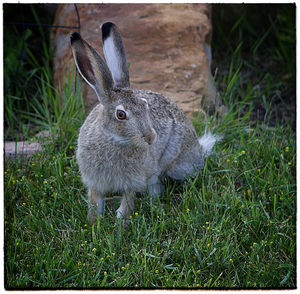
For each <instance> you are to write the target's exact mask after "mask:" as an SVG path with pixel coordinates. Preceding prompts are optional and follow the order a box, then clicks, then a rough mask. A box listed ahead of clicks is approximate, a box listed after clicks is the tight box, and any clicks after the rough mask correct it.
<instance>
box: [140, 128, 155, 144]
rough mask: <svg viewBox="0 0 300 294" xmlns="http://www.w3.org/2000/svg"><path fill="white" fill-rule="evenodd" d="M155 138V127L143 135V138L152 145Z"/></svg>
mask: <svg viewBox="0 0 300 294" xmlns="http://www.w3.org/2000/svg"><path fill="white" fill-rule="evenodd" d="M155 138H156V132H155V131H154V129H151V130H150V131H149V132H147V133H146V134H144V136H143V139H144V140H145V142H146V143H148V144H149V145H151V144H152V143H153V142H154V140H155Z"/></svg>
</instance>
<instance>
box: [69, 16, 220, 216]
mask: <svg viewBox="0 0 300 294" xmlns="http://www.w3.org/2000/svg"><path fill="white" fill-rule="evenodd" d="M101 30H102V42H103V51H104V55H105V59H106V63H105V61H103V59H102V58H101V56H100V55H99V54H98V53H97V52H96V51H95V49H94V48H93V47H92V46H91V45H89V44H88V43H87V42H86V41H84V40H83V39H82V38H81V36H80V35H79V34H78V33H73V34H72V35H71V47H72V53H73V57H74V61H75V64H76V67H77V69H78V71H79V73H80V75H81V76H82V78H83V79H84V80H85V82H87V84H88V85H89V86H90V87H91V88H92V89H93V90H94V91H95V92H96V94H97V97H98V99H99V102H100V103H99V104H98V105H97V106H96V107H95V108H94V109H93V110H92V111H91V113H90V114H89V115H88V117H87V118H86V120H85V122H84V124H83V125H82V127H81V128H80V132H79V137H78V147H77V152H76V157H77V161H78V165H79V170H80V172H81V176H82V181H83V182H84V184H85V185H86V186H87V187H88V190H89V192H88V194H89V202H90V204H91V205H90V208H89V211H88V219H89V221H90V222H93V221H94V220H95V217H96V216H97V213H98V214H102V213H103V207H104V197H105V195H106V194H107V193H121V195H122V198H121V205H120V207H119V208H118V210H117V217H118V218H121V217H122V218H124V219H126V218H128V216H129V215H130V213H131V212H132V210H133V208H134V196H135V194H136V193H137V192H139V193H147V192H148V193H149V195H150V196H151V197H152V198H153V199H155V197H157V196H158V195H159V194H161V193H162V192H163V191H164V185H163V183H162V179H164V178H165V177H170V178H173V179H175V180H185V179H186V178H187V177H189V176H190V177H194V176H195V175H196V174H197V173H198V172H199V170H200V169H201V168H203V165H204V159H205V157H206V156H208V155H209V153H210V151H211V149H212V147H213V146H214V144H215V142H216V140H217V138H216V136H213V135H211V134H206V135H204V136H203V137H202V138H200V139H199V138H197V135H196V132H195V129H194V126H193V124H192V122H191V121H190V120H189V119H188V118H187V117H186V115H185V114H184V113H183V111H182V110H181V109H180V108H179V107H178V106H177V105H176V104H175V103H174V102H172V101H171V100H170V99H168V98H166V97H164V96H163V95H161V94H159V93H155V92H151V91H147V90H135V89H131V88H130V81H129V71H128V65H127V61H126V55H125V49H124V45H123V42H122V38H121V35H120V32H119V30H118V28H117V26H116V25H115V24H113V23H111V22H106V23H104V24H103V25H102V27H101Z"/></svg>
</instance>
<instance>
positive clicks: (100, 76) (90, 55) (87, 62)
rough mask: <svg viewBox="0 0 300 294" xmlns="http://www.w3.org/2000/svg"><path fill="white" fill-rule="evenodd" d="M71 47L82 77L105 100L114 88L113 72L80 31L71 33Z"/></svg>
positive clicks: (99, 97)
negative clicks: (82, 36)
mask: <svg viewBox="0 0 300 294" xmlns="http://www.w3.org/2000/svg"><path fill="white" fill-rule="evenodd" d="M71 47H72V52H73V57H74V60H75V64H76V67H77V69H78V71H79V73H80V75H81V76H82V78H83V79H84V80H85V81H86V82H87V83H88V84H89V85H90V86H91V87H92V88H93V89H94V90H95V92H96V94H97V96H98V99H99V100H100V101H102V102H104V101H105V100H106V99H107V98H108V94H109V93H110V91H111V90H112V88H113V79H112V76H111V72H110V70H109V68H108V67H107V65H106V63H105V62H104V61H103V59H102V58H101V56H100V55H99V54H98V53H97V52H96V50H95V49H94V48H93V47H92V46H91V45H89V44H88V43H87V42H86V41H84V40H83V39H82V38H81V36H80V35H79V34H78V33H73V34H72V35H71Z"/></svg>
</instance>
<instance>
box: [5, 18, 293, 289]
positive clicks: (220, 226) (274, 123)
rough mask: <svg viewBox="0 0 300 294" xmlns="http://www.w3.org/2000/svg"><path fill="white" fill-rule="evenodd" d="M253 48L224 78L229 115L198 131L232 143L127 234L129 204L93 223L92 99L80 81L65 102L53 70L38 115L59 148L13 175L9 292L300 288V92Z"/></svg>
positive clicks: (13, 166)
mask: <svg viewBox="0 0 300 294" xmlns="http://www.w3.org/2000/svg"><path fill="white" fill-rule="evenodd" d="M243 21H245V19H241V20H240V21H239V23H240V25H241V24H242V23H243ZM240 38H242V36H240ZM244 38H245V37H244ZM241 41H242V39H238V40H237V42H236V43H235V44H232V46H233V48H235V49H234V50H233V52H232V53H230V52H229V51H228V52H227V57H228V58H227V61H226V62H224V63H222V62H220V63H219V64H220V67H219V72H218V74H217V77H216V80H217V84H218V88H219V89H220V93H221V96H222V99H223V101H225V104H226V105H227V106H228V108H229V110H228V113H227V114H226V115H225V116H223V117H217V116H212V117H209V118H208V121H207V122H203V121H198V120H195V121H194V123H195V127H196V130H197V132H198V133H199V135H200V134H201V133H202V132H203V130H204V129H205V127H208V128H209V129H211V130H212V131H213V132H214V133H218V134H223V135H224V139H223V140H222V141H221V142H219V143H218V144H217V145H216V147H215V149H214V153H213V154H212V155H211V157H210V158H209V159H208V160H207V161H206V164H205V167H204V169H203V170H202V171H201V172H200V173H199V175H198V176H197V177H196V178H195V179H190V180H189V181H187V182H185V183H178V182H174V181H168V182H167V190H166V192H165V193H164V194H163V195H161V197H160V200H159V201H158V202H156V203H153V202H151V201H150V199H149V197H145V196H142V195H138V197H137V198H136V201H135V209H134V212H133V213H132V218H131V219H132V222H131V223H130V224H129V225H128V226H127V227H126V228H124V227H123V226H122V224H121V222H120V221H118V220H117V219H116V215H115V210H116V209H117V208H118V204H119V201H118V200H117V199H110V200H107V201H106V204H105V206H106V207H105V213H104V216H103V217H100V218H98V219H97V221H96V223H95V224H94V225H90V224H89V223H88V222H87V219H86V215H87V207H88V204H87V200H86V199H87V198H86V189H85V187H84V186H83V184H82V182H81V179H80V175H79V171H78V166H77V163H76V159H75V152H76V138H77V135H78V130H79V127H80V125H81V124H82V122H83V120H84V117H85V113H84V107H83V102H82V97H81V95H80V93H79V92H77V93H76V94H75V95H74V93H73V92H72V89H71V84H72V83H71V82H69V83H68V85H70V87H69V88H67V89H65V93H64V95H63V96H64V97H65V98H64V99H61V97H60V95H59V93H57V92H56V91H55V89H53V86H52V84H51V81H52V79H51V71H48V70H45V71H44V75H42V76H41V79H40V83H39V84H38V87H37V88H36V91H37V92H38V93H40V95H38V96H39V97H43V99H40V100H36V103H33V104H32V105H33V106H34V111H31V112H30V113H29V114H28V117H30V119H31V122H33V123H34V124H35V126H40V127H41V128H46V129H49V130H50V131H51V134H52V137H51V140H50V141H48V142H45V150H44V151H43V152H41V153H39V154H35V155H34V156H33V158H32V159H30V160H25V159H22V158H20V159H15V160H10V161H8V160H6V162H5V166H4V205H5V206H4V208H5V215H4V237H5V238H4V241H5V244H4V245H5V264H4V272H5V287H6V289H30V288H35V289H43V288H47V289H58V288H59V289H69V288H84V289H86V288H95V289H98V288H124V287H126V288H136V287H137V288H206V289H207V288H209V289H215V288H222V289H223V288H295V287H296V209H295V207H296V136H295V131H294V129H293V124H292V115H290V117H285V116H282V114H281V111H280V110H281V109H287V107H288V106H289V105H287V106H285V104H284V95H285V91H286V89H290V87H291V85H290V84H289V82H287V81H284V80H282V79H281V74H280V73H279V72H277V71H271V72H269V73H266V72H264V71H261V68H260V67H259V65H258V64H259V62H258V59H259V60H264V58H265V57H266V55H264V54H270V52H271V51H268V52H267V53H264V54H263V53H261V54H262V55H259V54H258V55H257V56H256V58H250V57H249V56H247V58H246V57H245V55H244V54H245V51H244V50H245V47H243V45H241V46H240V45H239V44H240V43H241ZM261 44H263V42H261ZM261 46H263V45H261ZM228 50H229V49H228ZM257 50H258V49H257ZM257 52H258V51H257ZM273 53H274V51H273ZM274 54H275V53H274ZM274 54H273V55H272V56H270V59H269V60H271V59H272V57H274ZM257 58H258V59H257ZM214 62H215V63H218V60H215V61H214ZM282 62H283V61H282ZM270 64H271V65H270V66H275V65H274V64H273V63H271V62H270ZM249 72H250V77H249ZM256 73H259V75H258V76H256ZM254 76H255V77H254ZM292 86H293V85H292ZM38 96H37V97H38ZM280 101H283V102H280ZM258 105H260V108H258ZM262 114H263V115H262Z"/></svg>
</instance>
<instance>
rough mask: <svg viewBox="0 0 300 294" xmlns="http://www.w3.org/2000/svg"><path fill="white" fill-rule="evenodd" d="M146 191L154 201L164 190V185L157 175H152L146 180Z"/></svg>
mask: <svg viewBox="0 0 300 294" xmlns="http://www.w3.org/2000/svg"><path fill="white" fill-rule="evenodd" d="M147 191H148V193H149V195H150V196H151V199H152V200H153V201H155V200H156V199H157V197H159V195H160V194H162V193H163V192H164V191H165V187H164V185H163V183H162V182H161V181H160V179H159V177H158V176H157V175H154V176H152V177H151V178H150V179H149V180H148V181H147Z"/></svg>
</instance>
